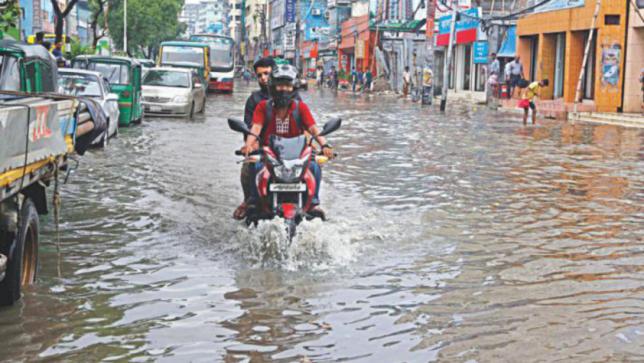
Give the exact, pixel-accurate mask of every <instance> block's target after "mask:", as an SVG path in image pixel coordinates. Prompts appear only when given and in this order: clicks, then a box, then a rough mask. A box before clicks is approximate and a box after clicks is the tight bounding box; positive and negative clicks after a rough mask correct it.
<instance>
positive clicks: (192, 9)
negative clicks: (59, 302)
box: [179, 3, 201, 35]
mask: <svg viewBox="0 0 644 363" xmlns="http://www.w3.org/2000/svg"><path fill="white" fill-rule="evenodd" d="M200 8H201V4H199V3H196V4H195V3H187V4H185V5H184V6H183V9H182V10H181V14H180V15H179V22H181V23H184V24H186V33H187V34H186V35H190V34H196V33H197V21H198V20H199V9H200Z"/></svg>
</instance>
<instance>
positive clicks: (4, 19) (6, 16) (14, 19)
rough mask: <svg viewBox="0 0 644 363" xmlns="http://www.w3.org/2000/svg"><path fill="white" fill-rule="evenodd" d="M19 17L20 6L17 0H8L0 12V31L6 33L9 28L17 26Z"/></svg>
mask: <svg viewBox="0 0 644 363" xmlns="http://www.w3.org/2000/svg"><path fill="white" fill-rule="evenodd" d="M19 18H20V6H19V4H18V0H15V1H13V2H10V3H9V4H8V5H7V7H6V8H5V9H2V12H1V13H0V33H6V32H8V31H9V30H10V29H13V28H16V27H18V19H19Z"/></svg>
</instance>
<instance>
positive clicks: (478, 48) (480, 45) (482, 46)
mask: <svg viewBox="0 0 644 363" xmlns="http://www.w3.org/2000/svg"><path fill="white" fill-rule="evenodd" d="M472 51H473V52H474V63H475V64H487V57H488V42H481V41H479V42H476V43H474V46H473V47H472Z"/></svg>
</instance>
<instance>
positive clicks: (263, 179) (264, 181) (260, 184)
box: [255, 167, 271, 198]
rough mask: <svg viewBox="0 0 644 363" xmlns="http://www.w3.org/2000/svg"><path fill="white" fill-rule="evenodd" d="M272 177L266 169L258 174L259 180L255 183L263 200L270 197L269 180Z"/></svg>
mask: <svg viewBox="0 0 644 363" xmlns="http://www.w3.org/2000/svg"><path fill="white" fill-rule="evenodd" d="M270 176H271V174H270V173H269V172H268V170H266V167H264V168H262V170H261V171H260V172H259V173H257V179H256V180H255V182H256V183H257V184H256V185H257V192H258V193H259V196H260V197H262V198H264V197H266V196H267V195H268V179H269V178H270Z"/></svg>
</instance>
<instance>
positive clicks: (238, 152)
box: [235, 150, 260, 156]
mask: <svg viewBox="0 0 644 363" xmlns="http://www.w3.org/2000/svg"><path fill="white" fill-rule="evenodd" d="M259 154H260V151H259V150H255V151H251V153H250V154H248V156H251V155H259ZM235 155H238V156H244V153H242V152H241V150H235Z"/></svg>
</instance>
